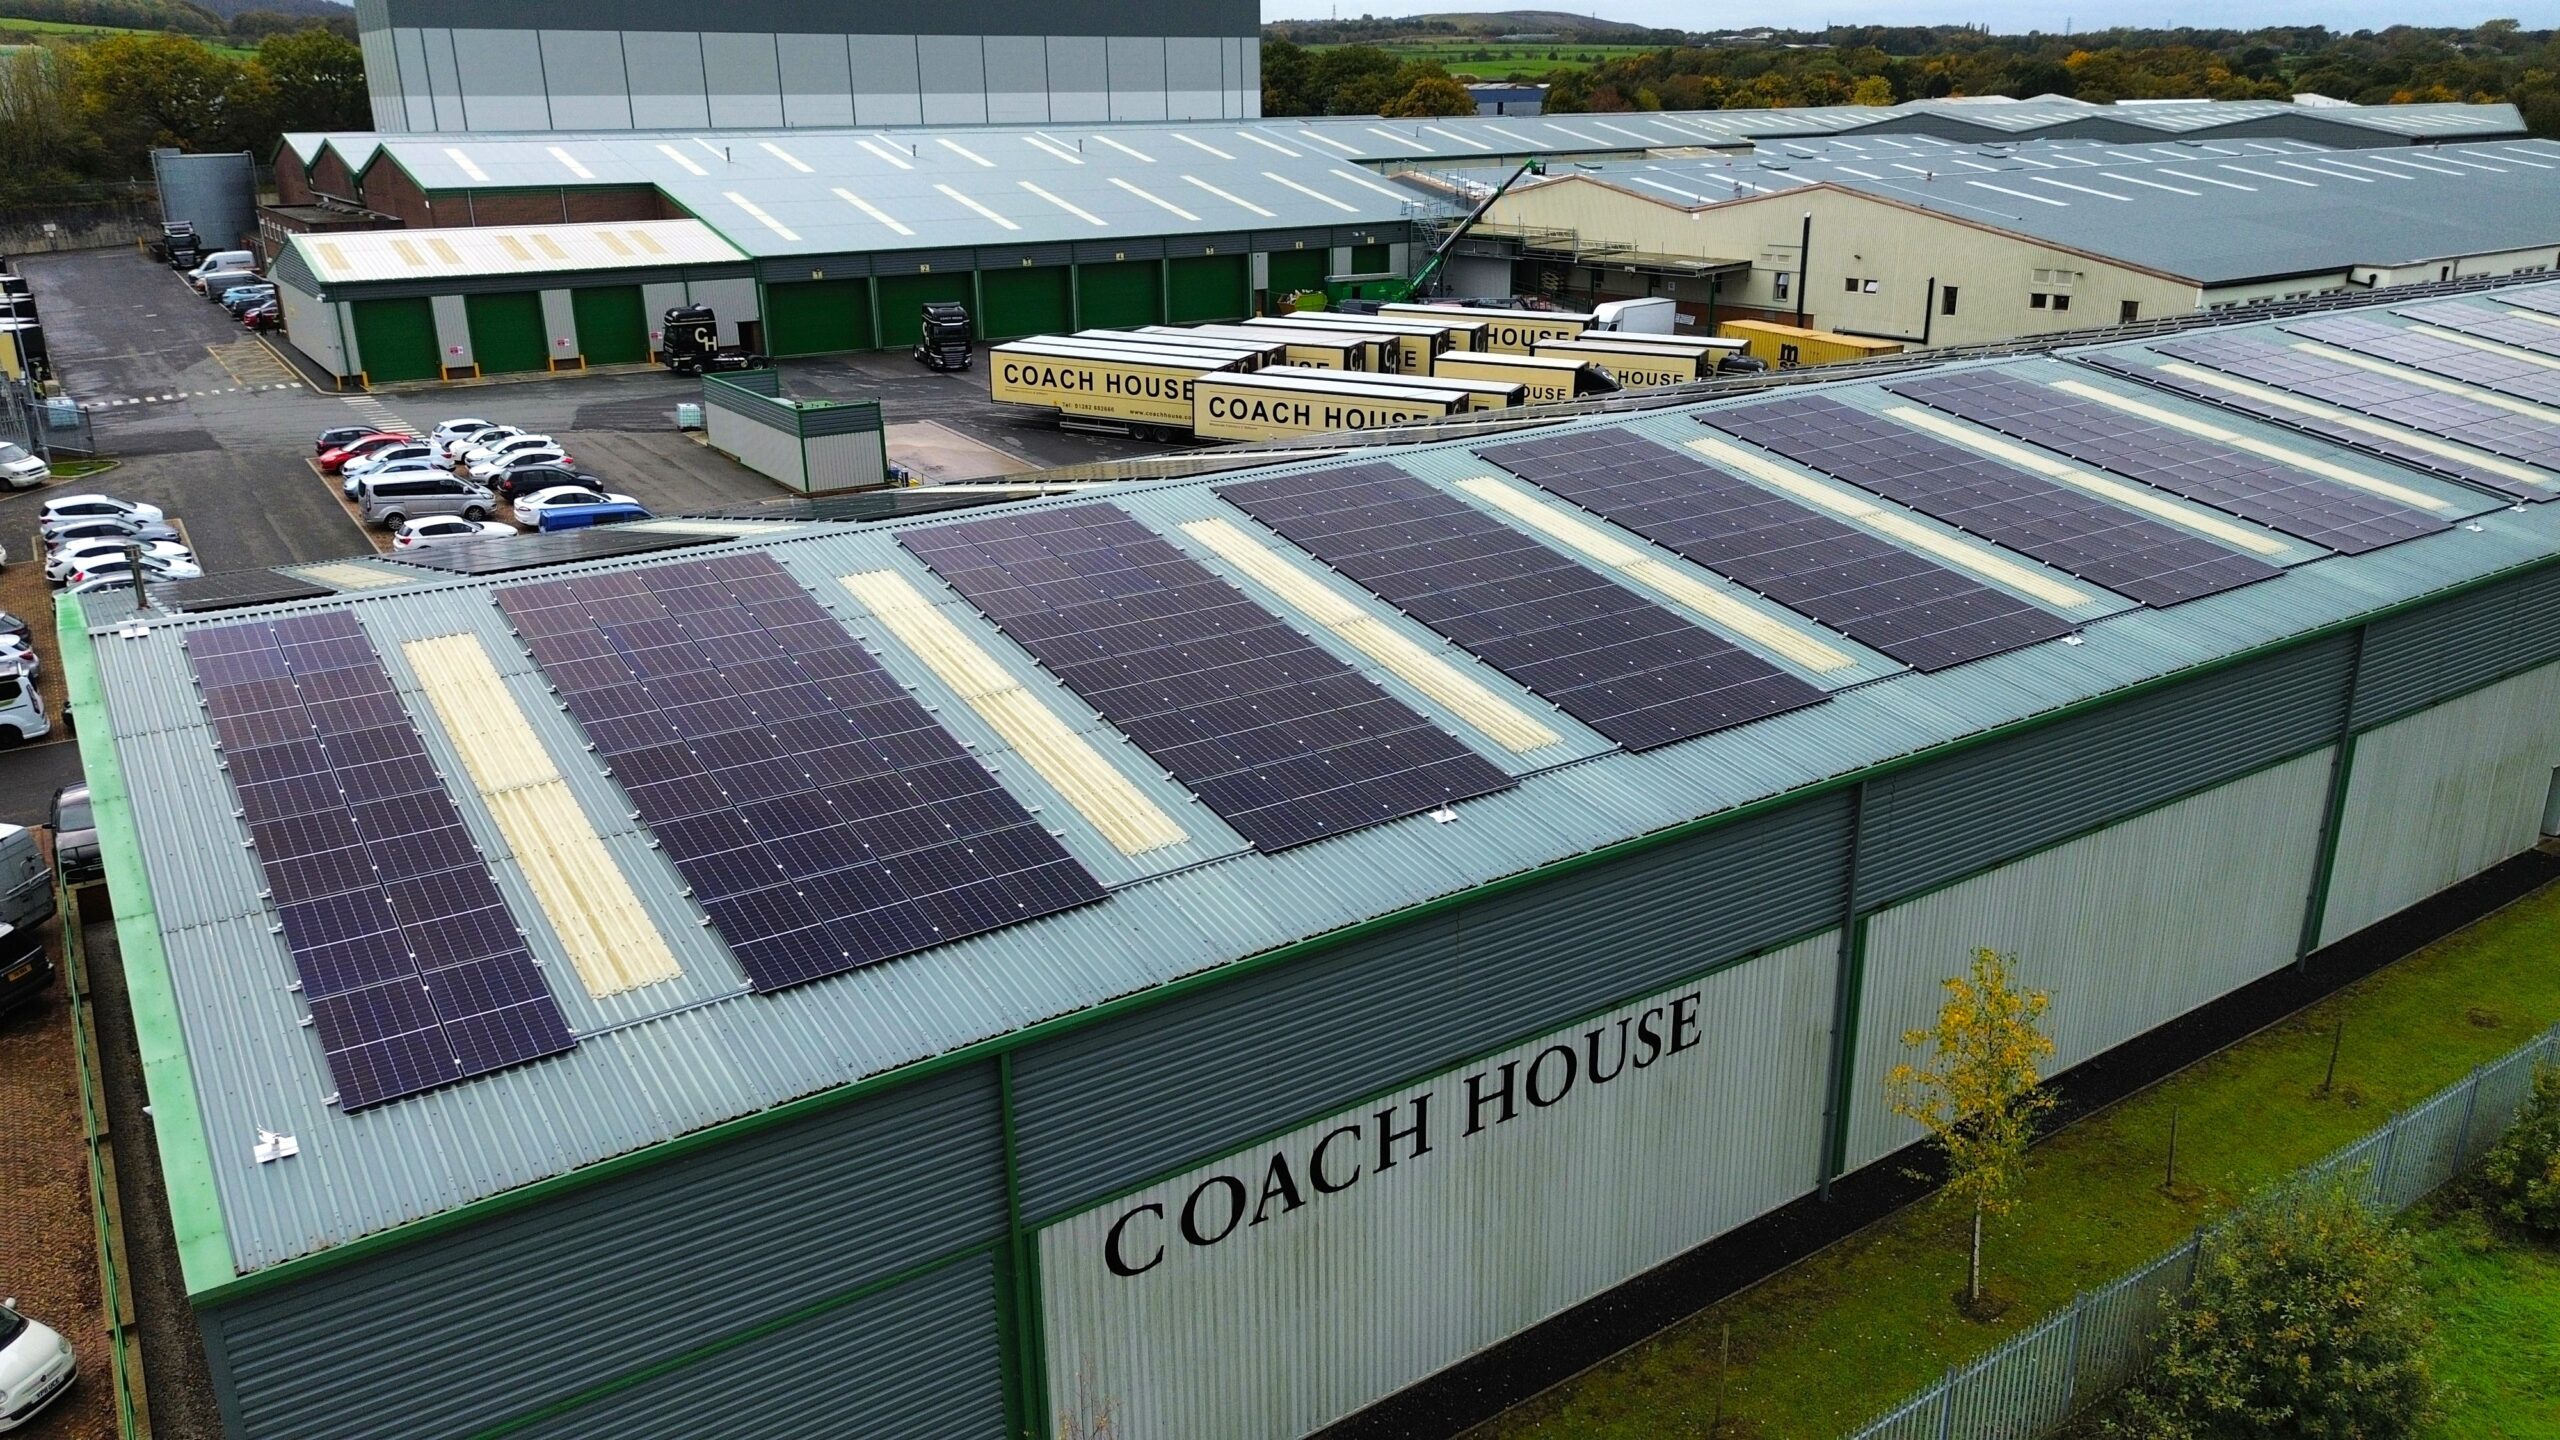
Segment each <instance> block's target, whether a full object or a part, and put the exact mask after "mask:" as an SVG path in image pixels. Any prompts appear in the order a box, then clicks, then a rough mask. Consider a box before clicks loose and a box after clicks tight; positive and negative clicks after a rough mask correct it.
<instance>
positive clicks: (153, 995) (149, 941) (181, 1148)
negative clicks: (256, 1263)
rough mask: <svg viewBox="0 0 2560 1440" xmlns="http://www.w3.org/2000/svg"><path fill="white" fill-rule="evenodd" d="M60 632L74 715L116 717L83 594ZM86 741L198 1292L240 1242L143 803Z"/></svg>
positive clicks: (94, 806)
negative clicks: (226, 1197)
mask: <svg viewBox="0 0 2560 1440" xmlns="http://www.w3.org/2000/svg"><path fill="white" fill-rule="evenodd" d="M54 629H55V633H56V635H57V637H58V638H59V639H60V641H61V643H62V683H63V688H64V690H65V692H66V693H65V699H64V718H65V719H66V720H68V719H69V717H70V716H71V715H74V714H83V715H89V716H92V717H96V716H102V715H104V714H106V713H107V702H106V692H105V691H104V690H103V689H102V688H101V687H100V686H99V683H98V660H97V654H96V649H95V642H94V641H92V640H91V638H90V635H89V624H88V618H87V616H86V615H84V614H83V613H82V611H81V607H80V597H79V596H77V595H61V596H57V597H55V600H54ZM76 738H77V741H78V743H79V746H80V769H81V771H82V774H83V775H84V776H85V778H86V779H87V780H88V782H89V812H90V815H91V818H92V819H93V820H94V821H95V822H96V824H97V827H98V855H99V858H100V860H101V861H102V862H103V863H104V867H105V870H106V878H107V895H108V898H109V899H110V900H111V901H112V902H113V904H114V911H113V913H114V916H115V926H116V951H117V958H118V963H119V964H120V965H122V967H123V969H124V980H125V992H126V1003H127V1004H128V1006H130V1008H131V1009H132V1012H133V1034H134V1043H135V1047H136V1048H137V1049H138V1050H140V1051H141V1053H142V1082H143V1089H144V1091H145V1092H146V1093H147V1094H148V1095H149V1096H150V1103H151V1130H152V1138H153V1142H154V1146H155V1148H156V1149H157V1150H158V1151H159V1153H160V1182H161V1185H162V1187H163V1188H164V1189H165V1190H166V1191H167V1194H168V1200H169V1223H170V1228H171V1230H172V1231H174V1232H175V1235H176V1238H177V1245H178V1269H179V1271H180V1273H181V1274H182V1275H183V1277H184V1278H185V1281H186V1286H187V1290H188V1292H189V1293H191V1294H192V1293H194V1292H196V1291H199V1290H204V1289H208V1288H211V1287H213V1286H215V1285H219V1284H221V1283H223V1282H225V1281H227V1280H229V1279H230V1278H231V1276H232V1268H231V1267H232V1254H231V1238H230V1236H229V1235H228V1234H227V1233H226V1232H225V1231H224V1229H223V1225H222V1205H221V1201H220V1200H219V1199H218V1198H217V1193H216V1191H215V1188H214V1183H213V1156H212V1154H211V1153H210V1151H209V1150H208V1148H207V1146H206V1144H205V1131H204V1117H203V1115H202V1114H201V1112H199V1111H198V1109H197V1108H196V1084H195V1073H194V1070H193V1068H192V1067H190V1066H189V1065H188V1063H187V1037H186V1029H185V1026H184V1024H183V1023H182V1021H181V1017H180V1015H179V1011H178V996H177V991H176V989H175V988H174V987H173V986H171V984H170V983H169V959H168V955H167V953H166V952H164V951H163V950H162V949H161V947H160V917H159V914H158V912H157V910H156V909H155V908H154V906H153V903H152V889H151V875H150V871H149V870H148V869H147V868H146V867H145V866H144V864H143V859H142V837H141V835H140V833H139V832H138V831H137V830H136V829H135V827H134V821H133V805H132V803H131V800H130V797H128V796H127V795H126V793H125V784H124V767H123V765H122V764H121V763H120V762H119V761H118V760H117V758H116V747H115V741H114V737H113V735H112V733H111V732H110V730H109V729H108V727H106V726H105V725H102V724H96V723H92V724H90V725H87V726H85V727H80V728H79V729H78V730H77V735H76Z"/></svg>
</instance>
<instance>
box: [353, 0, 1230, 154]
mask: <svg viewBox="0 0 2560 1440" xmlns="http://www.w3.org/2000/svg"><path fill="white" fill-rule="evenodd" d="M607 21H608V16H607V15H605V14H599V12H598V10H597V8H596V7H594V6H591V5H579V4H572V3H566V0H533V3H521V0H505V3H500V0H356V23H357V27H358V33H359V38H360V40H361V43H362V45H363V47H364V68H365V82H366V85H367V88H368V89H369V90H370V92H371V94H372V96H373V122H374V125H375V126H376V127H377V128H379V129H382V130H387V131H497V130H545V131H579V130H685V129H699V128H702V127H705V126H709V127H716V128H722V129H739V128H749V127H756V126H824V125H984V124H1007V123H1013V124H1033V125H1051V124H1070V123H1075V122H1079V121H1088V120H1218V119H1230V120H1233V119H1249V118H1252V117H1254V116H1257V115H1260V114H1261V113H1262V41H1261V38H1260V22H1261V17H1260V15H1259V13H1258V11H1257V9H1256V7H1255V5H1254V4H1253V0H960V3H941V4H934V3H927V0H864V3H862V4H860V5H849V4H845V3H842V0H722V3H720V4H717V5H699V4H689V3H679V0H621V3H618V4H616V5H614V6H612V7H611V8H610V11H609V23H607Z"/></svg>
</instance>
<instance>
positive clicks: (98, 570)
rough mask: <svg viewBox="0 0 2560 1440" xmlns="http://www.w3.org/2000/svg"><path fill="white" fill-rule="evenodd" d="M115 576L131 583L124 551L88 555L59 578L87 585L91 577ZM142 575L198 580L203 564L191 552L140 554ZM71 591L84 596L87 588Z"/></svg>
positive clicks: (130, 564) (152, 578) (130, 566)
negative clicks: (188, 553) (179, 554)
mask: <svg viewBox="0 0 2560 1440" xmlns="http://www.w3.org/2000/svg"><path fill="white" fill-rule="evenodd" d="M116 577H121V578H122V579H123V580H124V581H125V582H126V583H128V584H130V583H131V582H132V580H133V562H132V561H131V560H130V559H128V558H126V556H125V554H124V552H123V551H120V550H110V551H105V552H102V553H99V554H94V555H91V556H90V557H89V558H88V559H86V560H84V561H82V562H81V563H80V564H79V565H78V566H76V567H75V568H73V570H72V571H71V573H69V574H67V575H65V576H63V577H62V581H63V584H64V585H66V586H80V585H86V584H88V583H89V582H91V581H93V580H103V579H110V578H116ZM142 578H143V579H145V580H150V581H154V582H157V581H161V580H201V579H203V578H204V567H203V566H201V565H198V564H197V563H196V557H194V556H193V555H182V556H159V555H145V556H143V557H142ZM72 593H73V594H75V595H86V594H88V593H89V592H88V591H86V590H79V589H74V590H73V591H72Z"/></svg>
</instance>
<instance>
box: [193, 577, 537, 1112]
mask: <svg viewBox="0 0 2560 1440" xmlns="http://www.w3.org/2000/svg"><path fill="white" fill-rule="evenodd" d="M187 656H188V660H189V663H190V664H191V665H192V666H193V667H194V670H195V676H196V681H197V683H198V685H199V686H201V687H202V690H203V693H204V703H205V712H206V714H207V715H208V717H210V719H211V722H212V725H213V731H214V736H215V738H216V739H217V740H218V741H219V742H220V743H221V746H222V749H223V759H224V763H225V766H226V768H227V769H228V771H229V774H230V779H231V785H232V788H233V790H234V792H235V793H237V794H238V795H239V797H240V810H241V815H242V817H243V818H244V819H245V820H246V821H247V822H248V826H249V841H250V845H251V847H252V848H253V849H254V850H255V851H256V853H257V857H258V864H259V867H260V868H261V869H262V870H263V871H264V872H265V874H266V880H267V898H268V899H269V901H270V902H271V903H272V904H274V906H275V907H276V912H277V915H278V919H279V921H280V923H281V925H282V928H283V932H284V938H285V944H286V947H287V948H288V949H290V950H291V951H292V954H293V964H294V972H295V974H296V975H297V976H299V977H300V983H301V989H302V998H303V1001H304V1003H306V1004H307V1005H309V1006H310V1008H311V1022H312V1027H313V1029H314V1030H315V1031H317V1032H318V1034H319V1037H320V1048H321V1051H322V1053H323V1054H324V1055H325V1056H326V1057H327V1059H328V1063H329V1073H330V1075H331V1076H332V1077H333V1078H334V1079H335V1080H336V1081H337V1085H338V1104H339V1107H340V1108H341V1109H343V1110H347V1111H356V1110H361V1109H364V1108H365V1107H367V1106H371V1105H379V1104H382V1103H384V1102H385V1101H390V1100H397V1099H399V1098H401V1097H403V1096H406V1095H414V1094H417V1093H419V1092H421V1091H425V1090H432V1089H435V1088H436V1087H438V1086H441V1085H449V1084H452V1083H453V1082H454V1081H457V1080H462V1079H467V1078H469V1077H470V1076H473V1075H479V1074H484V1073H486V1072H488V1071H491V1070H497V1069H501V1068H504V1067H506V1066H509V1065H514V1064H518V1063H521V1062H523V1061H526V1060H531V1059H535V1058H537V1057H539V1056H543V1055H551V1054H556V1053H558V1052H560V1051H563V1050H566V1049H568V1048H570V1047H571V1046H572V1045H575V1044H576V1043H577V1040H576V1037H575V1036H573V1035H572V1034H570V1032H569V1025H568V1021H567V1020H566V1019H565V1018H564V1017H563V1016H562V1015H561V1013H560V1006H559V1002H558V1001H557V1000H556V999H554V998H553V996H552V994H551V991H550V988H549V987H548V986H547V985H546V984H545V983H544V981H543V978H542V971H541V969H540V967H539V966H537V965H536V964H535V963H534V960H533V956H532V954H531V953H530V952H529V951H528V950H527V949H526V947H525V942H524V937H523V935H522V934H521V933H520V932H519V931H518V930H517V928H516V925H515V921H514V918H513V916H512V915H511V914H510V912H509V911H508V909H507V905H506V900H505V898H504V897H503V896H501V895H500V894H499V893H498V887H497V882H496V881H495V880H494V879H493V878H492V877H491V876H490V874H489V867H488V865H487V864H486V863H485V862H484V861H483V860H482V859H481V858H480V852H479V851H478V849H477V848H476V847H474V846H473V844H472V843H471V838H470V835H469V833H468V832H466V831H465V830H464V829H463V827H462V817H461V815H460V813H459V812H458V811H457V810H456V809H455V808H454V804H453V800H452V797H451V796H449V795H447V794H446V793H445V789H444V782H443V780H442V778H441V777H439V776H438V775H437V774H436V770H435V766H434V765H433V764H432V763H431V762H430V761H429V760H428V758H427V752H426V747H425V745H424V743H423V742H422V741H421V740H420V739H419V736H418V732H417V730H416V729H415V728H413V727H412V726H411V725H410V724H409V721H408V715H407V712H406V711H405V710H404V709H403V708H402V706H401V704H400V701H399V698H398V697H397V696H396V695H394V694H393V693H392V689H391V681H390V677H389V676H388V675H386V674H384V673H383V669H382V665H381V662H380V660H379V659H378V658H377V657H376V656H375V654H374V651H373V647H372V645H371V644H370V643H369V642H368V641H367V640H366V639H365V636H364V631H363V630H362V628H361V627H359V626H358V625H357V623H356V621H355V618H354V617H353V616H351V615H349V614H347V613H346V612H344V611H326V612H322V613H319V614H310V615H291V616H286V617H284V618H281V619H278V620H275V621H273V622H270V623H253V624H245V625H231V626H223V627H221V628H218V629H210V630H199V631H196V632H193V633H192V634H190V635H189V636H188V637H187Z"/></svg>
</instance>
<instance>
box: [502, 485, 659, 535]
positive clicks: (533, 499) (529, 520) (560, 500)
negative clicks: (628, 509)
mask: <svg viewBox="0 0 2560 1440" xmlns="http://www.w3.org/2000/svg"><path fill="white" fill-rule="evenodd" d="M639 503H640V502H639V501H637V500H634V499H632V498H631V497H630V496H628V495H614V494H609V493H607V492H605V491H602V490H589V489H586V488H585V487H583V486H578V485H559V486H554V487H553V488H551V489H549V490H537V491H535V492H534V493H532V494H530V495H527V496H524V497H523V498H522V499H519V500H517V501H516V523H518V524H520V525H539V524H541V523H542V512H543V511H544V510H545V509H547V508H549V507H550V506H554V505H637V504H639Z"/></svg>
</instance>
